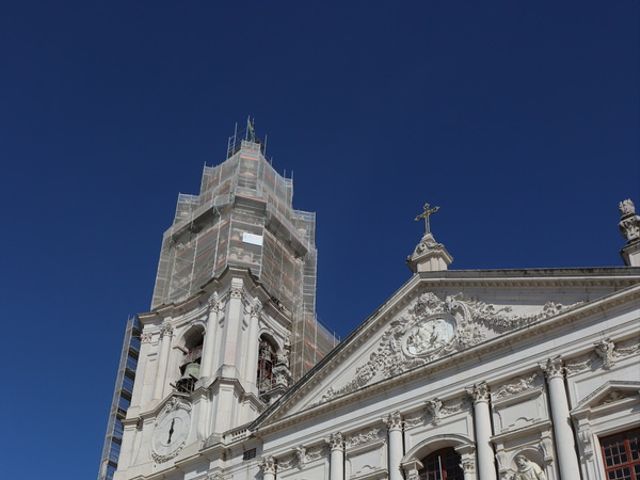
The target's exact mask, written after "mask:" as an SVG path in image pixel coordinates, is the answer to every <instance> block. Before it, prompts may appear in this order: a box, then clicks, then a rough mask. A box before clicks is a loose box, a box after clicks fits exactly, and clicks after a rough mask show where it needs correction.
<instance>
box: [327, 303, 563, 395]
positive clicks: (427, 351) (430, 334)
mask: <svg viewBox="0 0 640 480" xmlns="http://www.w3.org/2000/svg"><path fill="white" fill-rule="evenodd" d="M567 308H570V307H563V306H562V305H560V304H557V303H553V302H549V303H547V304H545V305H544V307H543V308H542V310H541V311H540V312H539V313H537V314H534V315H514V314H513V313H512V309H511V307H499V308H496V307H495V306H494V305H489V304H486V303H484V302H481V301H478V300H465V299H464V298H463V296H462V294H461V293H460V294H457V295H452V296H447V297H445V299H444V300H442V299H440V298H439V297H438V296H436V295H435V294H434V293H431V292H429V293H425V294H423V295H421V296H420V297H419V298H418V299H417V300H416V301H415V302H414V303H413V305H412V306H411V307H410V308H409V309H408V311H407V314H406V315H404V316H402V317H400V318H399V319H397V320H395V321H393V322H391V324H390V326H389V328H388V329H387V331H386V332H384V334H383V335H382V339H381V341H380V344H379V346H378V348H377V349H376V351H374V352H373V353H372V354H371V355H370V356H369V361H368V362H367V363H365V364H364V365H361V366H360V367H358V368H357V369H356V372H355V378H354V379H353V380H351V381H350V382H349V383H347V384H346V385H344V386H342V387H339V388H333V387H330V388H329V389H328V390H327V391H326V393H325V394H324V395H323V396H322V398H321V400H320V402H318V403H324V402H326V401H328V400H331V399H333V398H335V397H338V396H341V395H345V394H347V393H351V392H353V391H355V390H358V389H360V388H362V387H364V386H366V385H368V384H369V383H371V381H372V380H373V379H374V378H375V377H378V378H379V379H381V380H382V379H386V378H391V377H394V376H397V375H400V374H402V373H404V372H406V371H408V370H411V369H413V368H416V367H420V366H422V365H425V364H427V363H429V362H431V361H433V360H435V359H437V358H440V357H442V356H445V355H447V354H450V353H452V352H457V351H461V350H465V349H467V348H469V347H472V346H474V345H476V344H478V343H480V342H481V341H482V340H484V339H485V338H486V333H484V332H483V329H484V330H489V331H493V332H495V333H498V334H500V333H504V332H507V331H510V330H514V329H516V328H520V327H523V326H526V325H529V324H531V323H534V322H537V321H539V320H542V319H545V318H548V317H551V316H554V315H557V314H558V313H560V312H562V311H564V310H566V309H567ZM481 327H482V328H481Z"/></svg>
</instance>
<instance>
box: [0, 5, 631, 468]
mask: <svg viewBox="0 0 640 480" xmlns="http://www.w3.org/2000/svg"><path fill="white" fill-rule="evenodd" d="M311 3H312V2H300V1H277V0H272V1H261V2H252V1H242V2H213V1H209V2H205V1H195V0H192V1H180V2H178V1H173V2H167V1H153V2H150V1H135V2H132V1H86V0H84V1H77V2H72V1H62V2H50V1H49V2H40V3H36V2H32V1H4V2H2V8H1V10H0V58H2V62H1V63H0V161H1V162H2V170H1V173H0V182H1V185H0V187H1V188H0V196H1V199H2V205H3V227H2V231H3V234H2V235H1V236H0V252H1V253H0V273H1V275H0V305H1V307H2V309H1V314H0V315H1V318H2V328H3V329H2V339H3V342H2V344H3V346H2V349H1V350H0V352H1V353H0V355H1V365H2V378H3V386H2V387H0V392H2V395H0V402H2V403H1V405H0V411H1V412H2V414H1V415H2V435H0V469H1V470H0V477H2V478H6V479H20V480H30V479H40V478H43V477H42V475H43V474H44V475H45V476H46V478H47V479H78V480H80V479H82V480H84V479H87V478H94V477H95V476H96V475H97V469H98V459H99V455H100V450H101V447H102V441H103V435H104V431H105V427H106V421H107V413H108V409H109V404H110V401H111V395H112V389H113V383H114V378H115V373H116V367H117V362H118V356H119V354H120V344H121V339H122V334H123V329H124V325H125V321H126V319H127V316H128V315H130V314H134V313H136V312H140V311H145V310H146V309H148V307H149V303H150V300H151V291H152V288H153V281H154V278H155V272H156V264H157V259H158V254H159V251H160V241H161V236H162V232H163V231H164V229H165V228H167V227H168V225H169V224H170V222H171V220H172V216H173V211H174V207H175V202H176V196H177V194H178V192H185V193H196V192H197V189H198V186H199V180H200V175H201V171H202V166H203V164H204V163H207V164H216V163H219V162H220V161H222V160H223V159H224V155H225V150H226V141H227V136H228V135H230V134H231V133H232V129H233V124H234V122H235V121H240V122H241V121H243V120H244V119H245V118H246V116H247V115H248V114H251V115H253V116H255V118H256V124H257V130H258V133H259V134H264V133H267V134H268V135H269V150H270V153H271V154H272V155H273V157H274V166H276V168H277V169H278V170H279V171H281V172H283V171H284V170H285V169H286V171H287V172H291V171H292V170H293V171H294V176H295V198H294V203H295V206H296V207H297V208H301V209H305V210H313V211H316V212H317V213H318V225H317V232H318V248H319V278H318V280H319V282H318V311H319V315H320V317H321V319H322V320H323V321H324V323H326V324H328V325H329V326H330V327H331V328H333V329H335V330H336V331H337V332H338V333H339V334H340V335H342V336H344V335H346V334H347V333H348V332H349V331H350V330H351V329H353V328H354V327H355V326H356V325H357V324H358V323H359V322H361V321H362V320H363V319H364V318H365V317H366V316H367V315H368V314H369V313H371V312H372V311H373V310H374V309H375V308H376V307H377V306H378V305H380V304H381V303H382V302H383V301H384V300H385V299H386V298H388V297H389V296H390V295H391V294H392V293H393V292H394V291H395V290H396V289H397V288H398V287H400V285H402V283H403V282H405V281H406V280H407V279H408V278H409V270H408V269H407V268H406V265H405V263H404V259H405V258H406V256H407V255H408V254H409V253H411V251H412V249H413V247H414V246H415V244H416V243H417V241H418V240H419V238H420V236H421V233H422V225H421V224H418V223H416V222H414V221H413V219H414V217H415V215H416V214H417V213H419V211H420V208H421V205H422V204H423V203H424V202H425V201H429V202H431V203H432V204H437V205H440V206H441V207H442V208H441V210H440V212H439V213H438V214H437V215H435V216H434V217H433V221H432V228H433V231H434V233H435V235H436V238H437V239H438V240H439V241H441V242H443V243H445V244H446V246H447V248H448V249H449V251H450V252H451V254H452V255H453V256H454V258H455V260H454V263H453V265H452V268H456V269H472V268H518V267H574V266H608V265H613V266H620V265H621V264H622V262H621V259H620V258H619V255H618V251H619V249H620V247H621V246H622V244H623V240H622V237H621V236H620V234H619V232H618V227H617V222H618V212H617V203H618V201H620V200H621V199H623V198H626V197H632V198H633V199H635V200H636V203H639V202H640V191H639V190H640V173H639V158H640V140H639V139H640V135H639V131H640V101H639V99H640V88H639V85H640V68H639V53H640V52H639V50H640V47H639V45H640V42H639V37H640V31H639V13H640V12H639V4H638V2H637V1H632V0H616V1H585V0H581V1H561V2H558V1H547V0H538V1H535V2H522V1H513V0H505V1H499V0H491V1H488V2H479V1H475V0H474V1H471V0H469V1H466V2H460V1H455V0H441V1H431V0H429V1H416V2H403V1H394V2H375V1H360V2H344V1H343V2H337V3H335V4H331V2H327V1H323V2H313V4H312V5H311ZM223 4H224V5H223Z"/></svg>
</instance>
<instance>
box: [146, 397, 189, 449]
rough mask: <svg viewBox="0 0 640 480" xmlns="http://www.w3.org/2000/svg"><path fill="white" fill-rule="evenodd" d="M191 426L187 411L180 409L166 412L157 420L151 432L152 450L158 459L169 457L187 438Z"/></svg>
mask: <svg viewBox="0 0 640 480" xmlns="http://www.w3.org/2000/svg"><path fill="white" fill-rule="evenodd" d="M190 427H191V416H190V415H189V412H187V411H186V410H182V409H177V410H173V411H171V412H168V413H166V414H165V415H164V416H163V417H162V418H160V419H159V420H158V423H157V425H156V429H155V432H154V433H153V450H154V453H155V454H156V455H157V457H158V458H159V459H162V458H163V457H165V458H167V459H168V458H170V457H171V456H172V454H177V451H178V449H179V448H180V447H182V445H183V444H184V442H185V441H186V439H187V436H188V435H189V428H190Z"/></svg>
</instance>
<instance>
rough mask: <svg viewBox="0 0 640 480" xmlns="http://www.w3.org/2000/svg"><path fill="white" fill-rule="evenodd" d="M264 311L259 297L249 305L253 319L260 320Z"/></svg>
mask: <svg viewBox="0 0 640 480" xmlns="http://www.w3.org/2000/svg"><path fill="white" fill-rule="evenodd" d="M261 311H262V302H261V301H260V299H258V297H256V298H254V299H253V301H252V302H251V305H249V315H250V316H251V318H258V317H259V316H260V312H261Z"/></svg>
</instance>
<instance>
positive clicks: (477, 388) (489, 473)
mask: <svg viewBox="0 0 640 480" xmlns="http://www.w3.org/2000/svg"><path fill="white" fill-rule="evenodd" d="M467 391H468V392H469V394H470V395H471V397H472V398H473V420H474V425H475V431H476V450H477V452H478V473H479V475H480V480H496V467H495V461H494V455H493V447H492V446H491V414H490V412H489V386H488V385H487V384H486V383H485V382H482V383H478V384H476V385H473V386H472V387H470V388H468V389H467Z"/></svg>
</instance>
